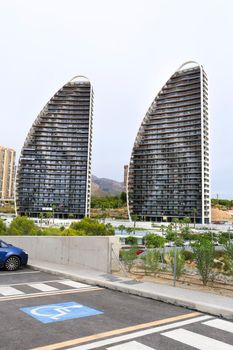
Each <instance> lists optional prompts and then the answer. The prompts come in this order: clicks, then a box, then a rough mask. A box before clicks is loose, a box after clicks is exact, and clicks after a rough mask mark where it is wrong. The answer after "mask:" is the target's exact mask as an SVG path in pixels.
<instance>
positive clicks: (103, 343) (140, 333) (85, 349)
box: [66, 315, 232, 350]
mask: <svg viewBox="0 0 233 350" xmlns="http://www.w3.org/2000/svg"><path fill="white" fill-rule="evenodd" d="M210 318H212V316H207V315H206V316H199V317H195V318H191V319H189V320H184V321H179V322H174V323H171V324H167V325H165V326H159V327H154V328H149V329H145V330H143V331H138V332H133V333H130V334H126V335H120V336H118V337H114V338H109V339H105V340H99V341H96V342H93V343H89V344H85V345H78V346H76V347H72V348H68V349H66V350H90V349H97V348H100V347H101V346H102V347H105V346H106V345H110V344H116V343H120V342H123V341H127V340H130V339H134V338H139V337H144V336H145V335H148V334H154V333H160V332H163V331H166V330H168V329H172V328H176V327H182V326H186V325H188V324H192V323H195V322H202V321H205V320H208V319H210ZM210 349H211V348H209V349H208V350H210ZM219 349H220V348H219ZM219 349H218V350H219ZM211 350H214V349H211ZM221 350H222V349H221ZM223 350H225V349H223ZM231 350H232V349H231Z"/></svg>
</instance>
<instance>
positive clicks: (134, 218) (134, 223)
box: [132, 215, 139, 234]
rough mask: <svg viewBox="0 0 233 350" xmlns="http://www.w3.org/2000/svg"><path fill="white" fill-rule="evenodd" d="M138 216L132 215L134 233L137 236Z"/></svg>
mask: <svg viewBox="0 0 233 350" xmlns="http://www.w3.org/2000/svg"><path fill="white" fill-rule="evenodd" d="M138 219H139V218H138V216H137V215H132V220H133V231H134V234H135V229H136V221H138Z"/></svg>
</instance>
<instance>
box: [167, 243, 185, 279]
mask: <svg viewBox="0 0 233 350" xmlns="http://www.w3.org/2000/svg"><path fill="white" fill-rule="evenodd" d="M169 257H170V266H171V270H172V273H173V275H174V268H175V251H174V250H171V251H170V253H169ZM184 264H185V258H184V255H183V251H181V250H176V278H177V279H179V278H180V276H181V275H182V274H183V272H184Z"/></svg>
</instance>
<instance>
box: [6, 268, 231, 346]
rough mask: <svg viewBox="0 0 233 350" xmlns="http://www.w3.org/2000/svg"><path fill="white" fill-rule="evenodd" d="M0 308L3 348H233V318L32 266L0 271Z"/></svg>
mask: <svg viewBox="0 0 233 350" xmlns="http://www.w3.org/2000/svg"><path fill="white" fill-rule="evenodd" d="M0 310H1V327H0V339H1V341H0V349H9V350H14V349H15V350H16V349H17V350H28V349H34V350H35V349H37V350H39V349H40V350H52V349H54V350H55V349H75V350H81V349H82V350H85V349H86V350H88V349H102V350H103V349H111V350H124V349H129V350H130V349H133V350H137V349H140V350H143V349H144V350H146V349H147V350H148V349H157V350H159V349H162V350H169V349H179V350H183V349H194V348H195V349H211V350H213V349H223V350H233V340H232V338H233V337H232V333H233V323H232V322H229V321H224V320H220V319H217V318H214V317H211V316H209V315H203V314H200V313H197V312H193V311H191V310H187V309H185V308H182V307H176V306H173V305H168V304H165V303H162V302H158V301H153V300H150V299H144V298H141V297H137V296H132V295H129V294H124V293H120V292H115V291H110V290H107V289H102V288H98V287H95V286H89V285H86V284H83V283H79V282H76V281H71V280H67V279H65V278H61V277H58V276H56V275H52V274H48V273H44V272H40V271H34V270H30V269H28V268H25V269H20V270H18V271H16V272H6V271H0ZM190 342H191V343H190ZM203 344H204V345H203ZM205 344H206V345H205ZM194 345H195V346H196V347H193V346H194ZM203 346H205V347H203ZM216 346H217V347H216Z"/></svg>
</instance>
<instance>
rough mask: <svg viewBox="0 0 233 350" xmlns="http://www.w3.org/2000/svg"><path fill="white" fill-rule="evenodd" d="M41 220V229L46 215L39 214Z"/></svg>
mask: <svg viewBox="0 0 233 350" xmlns="http://www.w3.org/2000/svg"><path fill="white" fill-rule="evenodd" d="M39 218H40V227H42V222H43V218H44V213H40V214H39Z"/></svg>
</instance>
